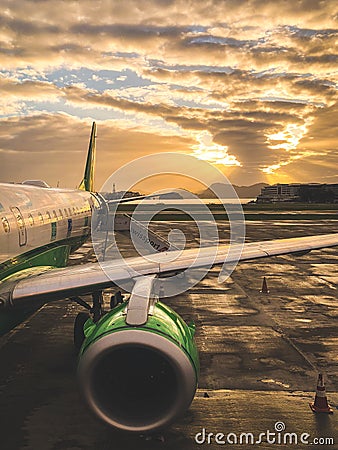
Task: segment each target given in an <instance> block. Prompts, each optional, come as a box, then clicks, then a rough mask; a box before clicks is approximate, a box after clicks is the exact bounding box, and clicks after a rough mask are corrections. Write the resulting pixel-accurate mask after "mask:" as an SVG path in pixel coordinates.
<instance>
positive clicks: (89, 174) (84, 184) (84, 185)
mask: <svg viewBox="0 0 338 450" xmlns="http://www.w3.org/2000/svg"><path fill="white" fill-rule="evenodd" d="M95 149H96V123H95V122H93V125H92V131H91V134H90V140H89V147H88V154H87V161H86V167H85V172H84V175H83V180H82V181H81V183H80V185H79V189H81V190H82V191H90V192H93V191H94V167H95Z"/></svg>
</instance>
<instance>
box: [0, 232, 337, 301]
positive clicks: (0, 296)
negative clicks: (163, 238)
mask: <svg viewBox="0 0 338 450" xmlns="http://www.w3.org/2000/svg"><path fill="white" fill-rule="evenodd" d="M334 246H338V233H335V234H326V235H319V236H308V237H300V238H288V239H277V240H270V241H260V242H250V243H245V244H244V245H243V246H240V247H238V249H236V248H235V247H236V244H235V245H232V246H231V251H229V250H230V245H219V246H217V247H216V246H212V247H203V248H192V249H186V250H181V251H172V252H165V253H156V254H152V255H147V256H146V257H143V256H138V257H132V258H125V259H119V260H113V261H106V262H104V263H101V264H99V263H88V264H83V265H79V266H71V267H65V268H62V269H51V270H46V271H45V272H43V273H41V274H39V275H31V276H27V277H25V278H23V279H17V280H14V281H13V282H7V283H6V282H5V283H3V284H2V286H1V285H0V289H1V290H0V309H1V307H2V308H5V307H11V306H21V305H26V304H27V303H28V304H30V303H34V302H35V301H39V302H41V301H43V302H48V301H53V300H58V299H63V298H67V297H75V296H78V295H85V294H90V293H92V292H95V291H98V290H102V289H106V288H108V287H111V286H113V285H114V283H117V282H122V281H127V280H131V279H134V278H136V277H137V276H140V275H153V274H156V275H157V276H159V277H161V276H165V275H168V274H170V273H178V272H180V271H182V270H185V269H188V268H199V267H211V266H214V265H217V264H223V263H224V262H228V263H233V262H234V258H236V261H237V260H239V261H247V260H254V259H258V258H266V257H270V256H277V255H286V254H295V255H300V254H304V253H307V252H309V251H311V250H316V249H320V248H325V247H334ZM232 255H234V256H232ZM107 274H109V276H108V275H107Z"/></svg>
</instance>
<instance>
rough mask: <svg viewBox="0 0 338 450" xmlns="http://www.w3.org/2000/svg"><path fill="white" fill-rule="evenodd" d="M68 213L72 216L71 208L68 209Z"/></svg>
mask: <svg viewBox="0 0 338 450" xmlns="http://www.w3.org/2000/svg"><path fill="white" fill-rule="evenodd" d="M68 212H69V215H70V216H71V215H72V210H71V209H70V208H68Z"/></svg>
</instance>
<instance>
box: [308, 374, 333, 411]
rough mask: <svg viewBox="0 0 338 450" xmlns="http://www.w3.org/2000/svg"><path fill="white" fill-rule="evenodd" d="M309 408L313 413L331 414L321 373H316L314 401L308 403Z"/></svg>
mask: <svg viewBox="0 0 338 450" xmlns="http://www.w3.org/2000/svg"><path fill="white" fill-rule="evenodd" d="M310 408H311V409H312V411H313V412H314V413H326V414H333V409H332V408H331V406H330V405H329V404H328V402H327V398H326V392H325V384H324V381H323V375H322V374H321V373H320V374H319V375H318V381H317V391H316V396H315V401H314V402H313V403H310Z"/></svg>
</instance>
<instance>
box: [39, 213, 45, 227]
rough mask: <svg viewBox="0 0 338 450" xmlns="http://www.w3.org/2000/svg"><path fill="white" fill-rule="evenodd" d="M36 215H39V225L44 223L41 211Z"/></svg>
mask: <svg viewBox="0 0 338 450" xmlns="http://www.w3.org/2000/svg"><path fill="white" fill-rule="evenodd" d="M38 216H39V221H40V223H41V225H43V223H44V220H43V215H42V214H41V213H38Z"/></svg>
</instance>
